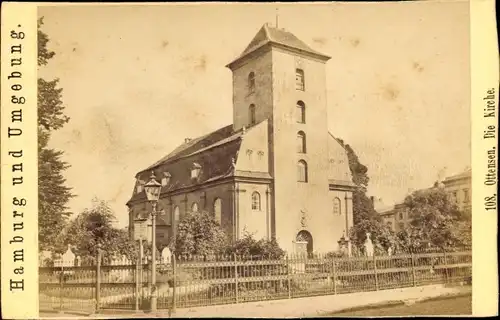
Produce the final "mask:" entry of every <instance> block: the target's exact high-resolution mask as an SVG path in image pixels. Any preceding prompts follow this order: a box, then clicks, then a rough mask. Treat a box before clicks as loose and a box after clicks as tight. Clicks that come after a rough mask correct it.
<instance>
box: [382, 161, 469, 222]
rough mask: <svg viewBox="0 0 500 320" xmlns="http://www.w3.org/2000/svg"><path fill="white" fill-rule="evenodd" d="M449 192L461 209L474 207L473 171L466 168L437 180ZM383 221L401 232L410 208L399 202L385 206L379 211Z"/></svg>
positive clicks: (409, 219)
mask: <svg viewBox="0 0 500 320" xmlns="http://www.w3.org/2000/svg"><path fill="white" fill-rule="evenodd" d="M436 183H438V184H439V185H440V187H442V188H443V189H444V191H445V192H446V193H447V194H448V197H449V199H450V201H451V202H452V203H454V204H455V205H456V206H457V207H458V209H459V210H461V211H467V210H470V209H471V208H472V200H471V187H472V171H471V170H470V169H466V170H465V171H464V172H461V173H459V174H455V175H452V176H449V177H446V178H445V179H444V180H442V181H441V182H436ZM378 212H379V214H380V216H381V217H382V219H383V221H384V222H385V223H386V224H387V225H388V226H390V227H391V229H392V230H393V231H395V232H399V231H401V230H403V229H404V228H406V227H407V226H408V225H409V224H410V222H411V218H410V216H409V213H408V210H407V208H406V207H405V205H404V204H403V203H398V204H396V205H395V206H392V207H388V208H384V209H382V210H379V211H378Z"/></svg>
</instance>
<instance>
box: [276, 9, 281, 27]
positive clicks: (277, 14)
mask: <svg viewBox="0 0 500 320" xmlns="http://www.w3.org/2000/svg"><path fill="white" fill-rule="evenodd" d="M279 10H280V9H278V8H276V29H278V21H279Z"/></svg>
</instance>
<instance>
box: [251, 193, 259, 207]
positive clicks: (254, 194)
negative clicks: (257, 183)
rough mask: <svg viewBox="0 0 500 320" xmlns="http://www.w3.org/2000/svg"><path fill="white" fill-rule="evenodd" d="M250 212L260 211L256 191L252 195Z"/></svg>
mask: <svg viewBox="0 0 500 320" xmlns="http://www.w3.org/2000/svg"><path fill="white" fill-rule="evenodd" d="M252 210H260V194H259V193H258V192H257V191H256V192H254V193H252Z"/></svg>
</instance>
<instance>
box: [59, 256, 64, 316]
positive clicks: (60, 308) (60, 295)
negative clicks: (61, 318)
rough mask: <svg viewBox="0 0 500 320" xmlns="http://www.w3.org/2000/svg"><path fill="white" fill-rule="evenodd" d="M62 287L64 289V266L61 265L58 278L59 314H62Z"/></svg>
mask: <svg viewBox="0 0 500 320" xmlns="http://www.w3.org/2000/svg"><path fill="white" fill-rule="evenodd" d="M63 287H64V266H63V265H62V264H61V274H60V276H59V312H63Z"/></svg>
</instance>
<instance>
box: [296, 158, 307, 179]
mask: <svg viewBox="0 0 500 320" xmlns="http://www.w3.org/2000/svg"><path fill="white" fill-rule="evenodd" d="M297 170H298V172H297V175H298V177H297V181H299V182H307V163H306V162H305V161H304V160H300V161H299V162H298V163H297Z"/></svg>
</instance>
